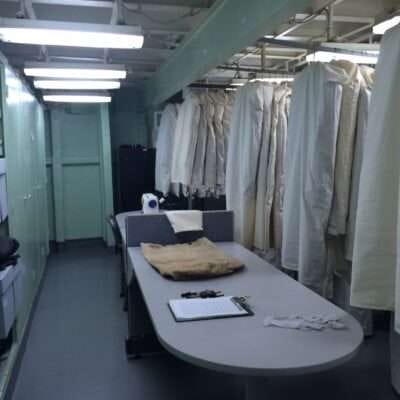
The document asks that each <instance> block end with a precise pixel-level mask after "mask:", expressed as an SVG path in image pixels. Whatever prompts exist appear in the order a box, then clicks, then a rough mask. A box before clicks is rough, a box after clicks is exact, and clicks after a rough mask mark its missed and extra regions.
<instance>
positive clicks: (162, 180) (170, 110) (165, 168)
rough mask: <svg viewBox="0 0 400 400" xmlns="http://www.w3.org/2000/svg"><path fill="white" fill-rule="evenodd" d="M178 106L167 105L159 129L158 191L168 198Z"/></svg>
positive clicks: (156, 179)
mask: <svg viewBox="0 0 400 400" xmlns="http://www.w3.org/2000/svg"><path fill="white" fill-rule="evenodd" d="M177 116H178V106H177V105H175V104H167V106H166V107H165V109H164V111H163V113H162V116H161V121H160V126H159V128H158V135H157V146H156V148H157V151H156V172H155V175H156V176H155V185H156V190H158V191H160V192H161V193H162V194H163V195H164V196H166V195H167V194H168V193H169V191H170V186H171V165H172V153H173V148H174V135H175V128H176V120H177Z"/></svg>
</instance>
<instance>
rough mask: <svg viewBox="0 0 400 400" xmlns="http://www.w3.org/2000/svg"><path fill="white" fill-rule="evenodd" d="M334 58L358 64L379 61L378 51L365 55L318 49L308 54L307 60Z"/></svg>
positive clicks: (331, 59) (332, 59)
mask: <svg viewBox="0 0 400 400" xmlns="http://www.w3.org/2000/svg"><path fill="white" fill-rule="evenodd" d="M334 60H346V61H351V62H353V63H356V64H376V63H377V62H378V53H376V52H368V53H366V54H365V55H361V54H348V53H340V52H330V51H316V52H315V53H312V54H308V55H307V57H306V61H308V62H331V61H334Z"/></svg>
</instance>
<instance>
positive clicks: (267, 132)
mask: <svg viewBox="0 0 400 400" xmlns="http://www.w3.org/2000/svg"><path fill="white" fill-rule="evenodd" d="M264 90H265V95H264V113H263V123H262V125H263V130H262V141H261V151H260V159H259V163H258V171H257V172H258V173H257V189H256V192H257V196H256V215H255V223H254V247H255V248H256V249H257V250H261V251H266V250H268V249H269V248H270V242H269V239H270V235H269V232H270V216H271V208H272V200H273V188H274V182H275V174H274V172H275V169H274V168H275V155H276V129H273V126H272V123H273V119H274V118H275V117H276V113H275V111H276V110H275V108H276V104H275V98H274V97H275V93H274V86H273V85H269V86H265V88H264Z"/></svg>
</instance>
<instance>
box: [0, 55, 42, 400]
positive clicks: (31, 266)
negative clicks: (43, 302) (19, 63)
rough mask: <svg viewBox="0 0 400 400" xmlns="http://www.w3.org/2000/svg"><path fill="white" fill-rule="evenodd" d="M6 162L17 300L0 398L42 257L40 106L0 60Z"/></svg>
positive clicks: (1, 368)
mask: <svg viewBox="0 0 400 400" xmlns="http://www.w3.org/2000/svg"><path fill="white" fill-rule="evenodd" d="M0 75H1V85H0V88H1V98H2V103H3V109H4V143H5V153H6V160H7V195H8V204H9V218H8V224H9V232H10V235H11V236H13V237H15V238H16V239H17V240H18V241H19V242H20V249H19V254H20V256H21V258H20V262H21V267H22V271H21V281H22V282H21V283H22V288H23V291H22V298H21V307H20V309H19V312H18V320H17V322H18V323H17V325H16V336H15V341H14V344H13V346H12V348H11V351H10V353H9V355H8V358H7V360H6V361H5V362H3V363H1V365H0V393H1V394H0V398H2V397H3V394H4V389H5V386H6V385H7V383H8V382H9V380H10V373H11V370H12V366H13V365H14V363H15V360H16V356H17V354H18V351H19V346H20V339H21V337H22V333H23V331H24V330H25V328H26V323H27V320H28V315H29V313H30V311H31V308H32V304H33V299H34V296H35V295H36V293H37V289H38V285H39V282H40V280H41V277H42V275H43V271H44V267H45V262H46V257H47V251H48V215H47V212H48V208H47V182H46V175H45V174H46V170H45V148H44V119H43V109H42V106H41V105H40V104H39V103H38V102H37V100H36V99H35V98H34V97H33V96H32V94H31V93H30V91H29V89H27V86H25V85H24V84H22V82H21V80H20V79H19V77H18V75H16V74H15V73H14V72H13V70H12V69H11V68H10V67H8V64H7V61H6V60H5V59H4V57H3V56H2V55H1V54H0Z"/></svg>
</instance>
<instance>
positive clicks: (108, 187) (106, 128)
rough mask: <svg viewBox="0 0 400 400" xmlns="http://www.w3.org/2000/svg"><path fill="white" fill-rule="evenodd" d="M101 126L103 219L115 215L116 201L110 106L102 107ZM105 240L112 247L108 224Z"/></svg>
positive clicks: (104, 227)
mask: <svg viewBox="0 0 400 400" xmlns="http://www.w3.org/2000/svg"><path fill="white" fill-rule="evenodd" d="M100 126H101V140H100V152H101V154H100V158H101V160H102V162H101V164H100V166H101V169H100V171H101V174H100V175H101V177H102V178H103V179H102V185H101V188H102V195H101V199H102V210H103V218H104V214H105V216H109V215H110V214H113V213H114V199H113V174H112V161H111V138H110V114H109V107H108V104H102V105H101V106H100ZM103 239H104V240H105V241H106V243H107V244H108V245H109V246H111V245H113V244H114V237H113V233H112V231H111V228H110V226H109V225H108V224H104V223H103Z"/></svg>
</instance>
